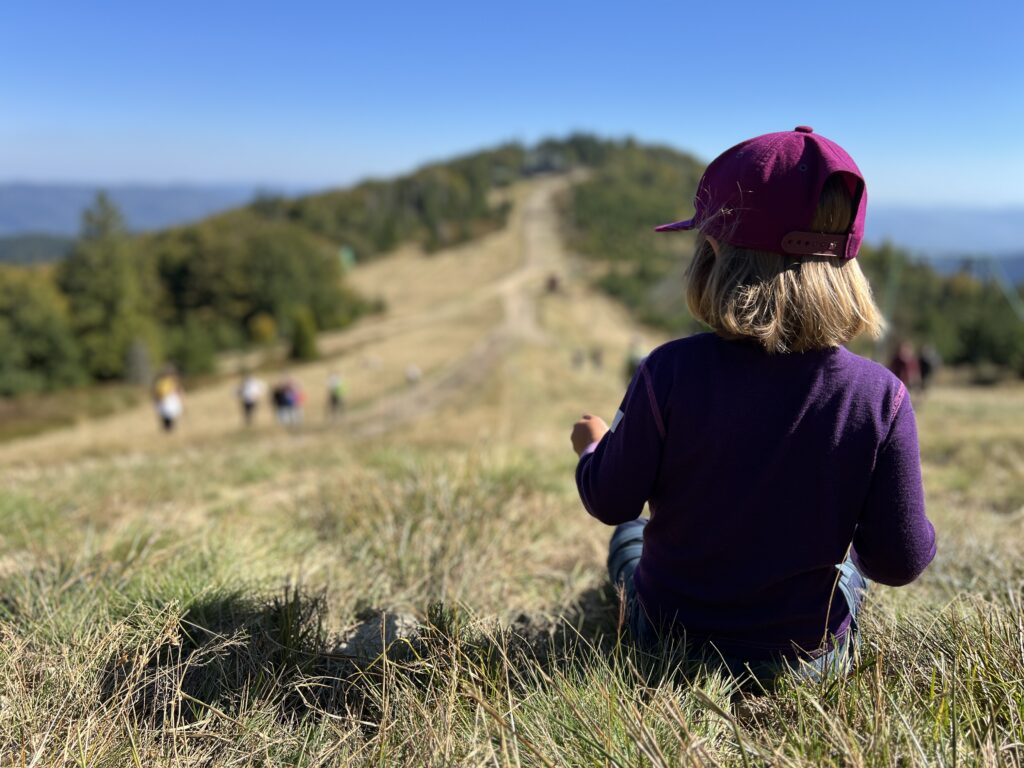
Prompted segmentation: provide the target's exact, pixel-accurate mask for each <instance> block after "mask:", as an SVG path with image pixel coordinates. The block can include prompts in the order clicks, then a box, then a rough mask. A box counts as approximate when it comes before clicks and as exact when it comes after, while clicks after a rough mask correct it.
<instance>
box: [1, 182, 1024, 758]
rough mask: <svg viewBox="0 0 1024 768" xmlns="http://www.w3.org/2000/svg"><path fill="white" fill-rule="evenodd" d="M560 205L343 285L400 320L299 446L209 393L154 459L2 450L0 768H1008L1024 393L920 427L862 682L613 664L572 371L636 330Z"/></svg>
mask: <svg viewBox="0 0 1024 768" xmlns="http://www.w3.org/2000/svg"><path fill="white" fill-rule="evenodd" d="M563 192H564V180H558V179H545V180H543V181H541V182H539V183H534V184H531V185H529V186H527V187H517V188H516V190H514V194H513V196H512V197H511V198H510V199H511V200H513V201H515V204H514V205H513V206H512V207H511V208H510V209H509V213H508V215H509V224H510V226H509V227H507V228H505V229H503V230H500V231H497V232H494V233H492V234H491V235H488V236H487V237H485V238H483V239H482V240H480V241H477V242H474V243H471V244H465V245H462V246H460V247H457V248H452V249H443V250H440V251H438V252H436V253H435V254H434V255H433V256H432V257H431V258H430V259H423V258H422V257H421V256H419V255H417V253H416V252H414V251H409V252H403V253H401V254H400V255H398V256H396V257H394V258H391V259H381V260H378V261H376V262H374V263H373V264H371V265H368V266H364V267H361V268H359V269H357V270H356V272H355V273H354V274H353V276H352V280H353V282H354V283H355V284H356V285H357V286H358V287H359V288H360V290H362V291H364V292H367V293H373V294H376V293H380V294H381V295H383V296H384V298H385V299H386V300H387V303H388V306H389V307H392V308H393V309H392V310H391V311H390V312H389V313H387V314H386V315H383V316H378V317H372V318H366V319H364V320H363V321H361V322H360V323H359V324H357V326H356V327H354V328H350V329H346V330H342V331H340V332H338V333H336V334H331V335H329V336H328V337H327V338H326V339H325V345H326V344H327V343H328V342H329V344H330V346H329V351H328V354H330V355H331V359H329V360H325V361H321V362H317V363H313V364H309V365H301V366H300V365H296V366H295V367H294V368H293V369H292V370H291V373H292V374H293V375H294V376H296V378H297V379H298V380H300V381H301V383H302V384H303V385H304V387H305V388H306V390H307V391H308V392H310V393H311V396H312V397H311V401H310V405H309V407H308V408H307V414H306V417H307V418H306V423H305V425H304V426H303V427H301V428H293V429H291V430H285V429H283V428H279V427H277V426H276V425H274V424H272V423H271V420H270V417H269V414H267V413H263V412H260V413H258V414H257V425H256V427H255V428H253V429H251V430H248V431H246V430H243V429H242V428H241V426H240V417H239V414H238V413H236V412H235V411H234V405H235V404H234V394H233V382H224V383H222V384H218V385H215V386H212V387H210V388H207V389H204V390H202V391H199V392H196V393H191V394H189V395H188V396H187V399H186V416H185V420H184V422H183V424H182V430H181V431H180V432H179V433H177V434H175V435H172V436H170V437H165V436H162V435H158V434H157V429H156V424H155V420H154V417H153V415H152V413H151V412H150V409H149V408H148V406H146V405H140V407H138V408H137V409H134V410H130V411H125V412H122V413H120V414H117V415H115V416H111V417H108V418H104V419H97V420H91V421H89V422H86V423H82V424H79V425H78V426H76V427H75V428H73V429H68V430H63V431H60V432H54V433H50V434H48V435H42V436H38V437H35V438H32V439H29V440H23V441H19V442H17V443H12V444H9V445H0V463H3V465H4V466H5V493H4V495H3V496H2V497H0V637H2V638H3V642H2V643H0V701H2V706H0V762H2V763H3V764H4V765H19V766H28V765H59V766H63V765H67V766H71V765H89V766H110V767H111V768H113V767H115V766H116V767H117V768H120V767H121V766H125V765H144V766H149V765H204V766H235V765H255V764H258V765H282V766H284V765H289V766H291V765H304V766H333V765H377V766H380V765H499V766H506V765H507V766H519V765H531V766H533V765H536V766H541V765H547V766H562V765H630V766H632V765H638V766H639V765H650V766H676V765H694V766H697V765H735V766H742V765H784V766H808V767H809V768H810V767H811V766H813V767H814V768H817V767H818V766H823V765H835V766H840V765H842V766H847V765H872V766H874V765H884V766H890V765H891V766H930V765H955V764H963V765H992V766H995V765H1015V764H1018V763H1019V762H1020V761H1021V759H1022V757H1024V755H1022V753H1021V746H1020V745H1021V744H1022V743H1024V713H1022V710H1021V701H1024V662H1022V655H1021V650H1020V649H1021V647H1022V644H1024V630H1022V628H1021V623H1020V611H1021V600H1022V598H1024V593H1022V587H1024V569H1022V563H1024V558H1022V554H1024V552H1022V551H1021V542H1022V541H1024V538H1022V534H1024V530H1022V526H1024V515H1022V509H1024V441H1022V439H1021V435H1020V430H1019V426H1018V425H1019V424H1020V423H1021V422H1022V420H1024V391H1022V390H1021V389H1020V388H1019V387H1018V388H1013V387H998V388H990V389H984V390H977V389H956V388H948V389H946V388H940V389H937V390H935V391H934V392H933V393H931V394H930V395H929V396H928V399H927V400H924V401H922V400H915V403H914V404H915V408H916V409H917V411H918V413H919V418H920V434H921V445H922V454H923V461H924V471H925V484H926V489H927V496H928V506H929V514H930V516H931V517H932V519H933V520H934V522H935V525H936V528H937V531H938V536H939V555H938V558H937V559H936V561H935V563H934V564H933V565H932V566H931V567H930V568H929V569H928V571H926V573H925V574H924V576H923V577H922V578H921V579H920V580H919V581H918V582H916V583H915V584H913V585H911V586H909V587H906V588H903V589H899V590H893V589H887V588H883V587H877V586H876V587H875V588H873V589H872V591H871V593H870V594H869V597H868V601H867V603H866V606H865V615H864V621H863V627H864V635H863V637H864V644H863V647H862V648H861V651H860V658H859V668H858V671H857V672H855V673H854V674H853V675H851V676H849V677H844V678H839V677H836V678H831V679H828V680H826V681H825V682H824V683H822V684H820V685H810V684H798V683H796V682H787V683H784V684H783V685H782V686H781V688H780V689H779V690H777V691H774V692H772V693H770V694H767V695H761V696H754V695H750V694H749V693H744V692H742V691H741V690H740V689H739V687H738V686H737V684H736V682H735V681H731V680H727V679H724V678H722V677H721V676H719V675H718V674H713V673H712V674H706V673H701V672H699V671H698V672H695V673H691V674H684V673H682V672H681V671H679V670H676V669H675V668H674V667H673V666H672V659H669V660H668V661H667V662H658V661H656V660H652V659H648V658H645V657H642V656H640V655H637V654H636V653H635V652H633V651H631V650H629V648H628V647H627V646H625V645H623V644H622V643H620V635H619V632H618V628H619V626H618V625H619V620H618V608H617V598H616V595H615V594H614V593H613V592H612V591H611V590H610V589H609V588H608V587H607V586H606V585H605V578H606V577H605V573H604V567H605V566H604V557H605V552H606V550H605V548H606V545H607V539H608V534H609V530H608V529H606V528H605V527H603V526H601V525H600V524H598V523H597V522H595V521H594V520H592V519H591V518H589V517H588V516H587V515H586V513H585V512H584V511H583V509H582V508H581V506H580V504H579V501H578V499H577V497H576V492H575V488H574V483H573V468H574V466H575V457H574V455H573V454H572V452H571V451H570V449H569V441H568V432H569V426H570V425H571V423H572V421H573V419H575V418H576V417H577V416H578V414H579V412H580V411H581V409H592V410H594V411H595V412H597V413H603V414H610V413H612V412H613V411H614V409H615V408H616V407H617V405H618V402H619V399H620V397H621V395H622V388H623V384H622V381H621V377H620V373H619V367H618V366H617V365H611V364H607V365H605V366H604V367H602V368H596V367H594V366H592V365H587V366H584V367H579V368H577V367H573V366H572V365H571V364H570V361H571V360H572V358H573V355H574V352H575V351H576V350H579V349H588V350H589V349H591V348H593V347H601V348H603V349H604V350H605V352H606V358H607V359H608V360H613V359H614V357H615V356H617V355H620V354H625V351H626V349H627V346H628V344H629V339H630V338H631V337H632V336H633V335H635V334H637V333H642V332H643V330H642V328H641V327H639V326H637V325H636V324H635V323H634V322H633V321H632V320H631V319H630V317H629V315H627V314H626V313H625V312H624V311H623V309H622V308H621V306H620V305H619V304H617V303H616V302H613V301H611V300H610V299H608V298H607V297H606V296H605V295H604V294H603V293H598V292H594V291H593V290H591V288H590V287H589V280H588V279H586V278H585V277H582V278H581V277H580V276H577V272H576V269H577V268H578V266H579V265H578V264H576V263H575V262H572V261H570V260H569V259H568V258H567V257H566V255H565V254H564V252H563V250H562V248H561V244H560V240H559V237H558V232H559V220H558V218H557V217H556V214H555V212H554V210H553V209H552V201H553V200H554V199H555V197H556V196H557V195H559V194H561V193H563ZM551 272H557V273H559V274H562V275H565V280H564V281H563V285H562V287H561V291H560V293H557V294H549V293H547V292H546V290H545V288H544V284H545V279H546V277H547V275H548V274H550V273H551ZM401 278H404V279H401ZM648 340H649V342H651V343H655V342H656V341H658V340H660V339H656V338H649V339H648ZM410 362H416V363H417V364H418V365H419V366H420V367H421V368H422V370H423V373H424V376H423V380H422V381H421V382H420V383H419V384H417V385H415V386H411V385H409V384H408V383H406V381H405V378H404V370H405V367H406V366H407V365H408V364H409V363H410ZM334 368H337V369H340V370H342V371H343V372H344V373H345V374H346V376H347V378H348V380H349V382H350V386H351V397H350V403H349V410H348V412H347V413H346V415H345V416H344V418H343V419H342V420H341V421H338V422H335V423H328V422H326V421H325V420H324V419H323V418H322V415H321V413H320V410H319V404H318V403H317V399H316V398H317V396H318V393H321V392H322V387H323V383H324V381H325V379H326V376H327V374H328V372H329V371H331V370H332V369H334ZM382 640H384V641H386V643H382ZM384 644H387V645H388V646H389V653H388V654H386V655H382V654H380V653H378V652H379V651H380V650H381V647H382V645H384Z"/></svg>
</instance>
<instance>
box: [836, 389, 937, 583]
mask: <svg viewBox="0 0 1024 768" xmlns="http://www.w3.org/2000/svg"><path fill="white" fill-rule="evenodd" d="M900 395H903V397H902V400H899V401H898V403H897V406H896V415H895V416H894V417H893V420H892V424H891V425H890V428H889V434H888V435H887V436H886V439H885V441H884V442H883V443H882V446H881V448H880V449H879V452H878V458H877V460H876V462H875V471H874V474H873V475H872V478H871V486H870V489H869V491H868V498H867V503H866V504H865V507H864V511H863V512H862V514H861V519H860V521H859V523H858V525H857V531H856V533H855V534H854V537H853V553H852V554H853V559H854V563H855V564H856V565H857V567H858V568H859V569H860V570H861V571H862V572H863V573H864V575H865V576H867V577H868V578H869V579H873V580H874V581H877V582H880V583H882V584H887V585H889V586H892V587H899V586H902V585H904V584H909V583H910V582H912V581H913V580H914V579H916V578H917V577H918V576H920V575H921V573H922V572H923V571H924V569H925V568H926V567H927V566H928V564H929V563H930V562H931V561H932V558H934V557H935V528H934V527H932V524H931V522H929V520H928V517H927V516H926V515H925V508H924V488H923V486H922V484H921V456H920V449H919V447H918V442H917V423H916V422H915V420H914V409H913V407H912V406H911V404H910V398H909V397H906V396H905V395H906V390H905V389H903V388H902V386H901V388H900ZM898 397H899V396H898Z"/></svg>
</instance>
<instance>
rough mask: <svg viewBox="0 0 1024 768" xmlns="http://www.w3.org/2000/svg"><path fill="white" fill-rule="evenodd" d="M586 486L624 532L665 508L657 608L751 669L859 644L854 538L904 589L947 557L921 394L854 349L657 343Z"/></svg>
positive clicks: (694, 340)
mask: <svg viewBox="0 0 1024 768" xmlns="http://www.w3.org/2000/svg"><path fill="white" fill-rule="evenodd" d="M576 483H577V486H578V488H579V492H580V497H581V498H582V500H583V503H584V505H585V506H586V508H587V510H588V511H589V512H590V514H592V515H593V516H594V517H596V518H597V519H599V520H601V521H602V522H604V523H607V524H610V525H611V524H617V523H622V522H626V521H628V520H633V519H635V518H637V517H638V516H639V515H640V513H641V512H642V511H643V508H644V504H645V503H648V504H649V505H650V513H651V521H650V523H649V524H648V525H647V527H646V528H645V529H644V547H643V556H642V558H641V560H640V563H639V566H638V567H637V570H636V574H635V577H634V578H635V585H636V591H637V596H638V597H639V599H640V602H641V604H642V605H643V607H644V608H645V609H646V610H647V612H648V613H649V614H650V615H652V616H654V617H656V618H658V619H659V620H661V621H666V620H669V621H671V620H673V619H674V621H675V622H676V624H677V625H678V626H681V627H682V628H685V630H686V633H687V637H688V638H690V639H691V640H695V641H698V642H705V641H711V642H714V644H715V646H716V647H717V648H718V649H719V650H720V651H721V652H722V653H726V654H730V655H738V656H742V657H745V658H747V659H748V660H757V659H763V658H767V657H769V656H772V655H775V654H778V653H782V654H784V655H786V656H790V657H792V656H793V655H794V654H795V653H796V652H797V649H804V650H807V651H810V650H813V649H815V648H818V647H819V646H820V645H821V643H822V640H823V639H825V638H826V636H827V635H832V636H836V637H841V636H843V635H844V634H845V633H846V631H847V629H848V627H849V623H850V615H849V611H848V609H847V606H846V602H845V600H843V599H842V596H841V595H840V594H839V593H838V592H837V591H834V590H835V584H836V575H837V571H836V568H835V566H836V564H837V563H840V562H842V561H843V559H844V558H845V557H846V554H847V550H848V548H849V546H850V544H851V542H852V544H853V547H854V550H855V553H854V559H855V562H856V563H857V564H858V566H859V567H860V568H861V570H862V572H863V573H864V574H865V575H866V576H867V577H868V578H869V579H873V580H874V581H878V582H881V583H882V584H888V585H892V586H898V585H902V584H907V583H908V582H910V581H913V580H914V579H915V578H917V576H918V575H919V574H920V573H921V572H922V571H923V570H924V568H925V567H926V566H927V565H928V563H929V562H931V560H932V558H933V557H934V555H935V531H934V529H933V528H932V525H931V523H930V522H929V521H928V518H927V517H926V516H925V508H924V493H923V489H922V486H921V466H920V455H919V449H918V443H917V426H916V424H915V421H914V411H913V409H912V408H911V404H910V398H909V397H907V393H906V389H905V388H904V386H903V384H902V383H901V382H900V381H899V380H898V379H897V378H896V377H895V376H893V375H892V374H891V373H890V372H889V371H888V370H886V369H885V368H883V367H882V366H880V365H878V364H876V363H874V362H872V361H870V360H867V359H865V358H863V357H859V356H858V355H855V354H853V353H852V352H849V351H848V350H846V349H844V348H841V347H840V348H836V349H828V350H821V351H815V352H806V353H800V354H783V355H769V354H767V353H765V352H764V351H763V350H762V349H761V348H760V347H759V346H757V345H756V344H753V343H748V342H743V341H726V340H724V339H722V338H720V337H718V336H716V335H714V334H710V333H709V334H701V335H697V336H692V337H690V338H686V339H680V340H678V341H673V342H670V343H669V344H666V345H664V346H662V347H660V348H658V349H657V350H655V351H654V352H653V353H651V355H650V356H649V357H648V358H647V359H646V361H645V362H644V363H643V365H641V366H640V368H639V369H638V371H637V373H636V375H635V376H634V378H633V381H632V383H631V384H630V386H629V389H628V391H627V392H626V397H625V399H624V400H623V402H622V406H621V407H620V413H619V414H616V419H615V421H614V422H613V428H612V431H610V432H608V433H607V434H606V435H605V436H604V437H603V438H602V439H601V440H600V441H599V442H597V443H594V444H593V445H591V446H590V447H589V448H588V449H587V450H586V451H585V452H584V454H583V455H582V456H581V457H580V461H579V464H578V465H577V468H576Z"/></svg>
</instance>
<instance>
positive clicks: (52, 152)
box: [0, 0, 1024, 206]
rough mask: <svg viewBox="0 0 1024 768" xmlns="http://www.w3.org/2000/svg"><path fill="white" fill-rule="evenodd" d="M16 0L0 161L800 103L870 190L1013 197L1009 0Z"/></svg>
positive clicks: (710, 143)
mask: <svg viewBox="0 0 1024 768" xmlns="http://www.w3.org/2000/svg"><path fill="white" fill-rule="evenodd" d="M781 5H782V4H779V3H763V2H758V3H754V2H751V3H745V2H744V3H735V2H734V3H727V2H717V3H710V2H705V3H702V4H695V3H685V2H676V3H646V4H640V3H637V4H629V5H627V4H625V3H614V4H613V3H600V2H588V3H582V2H574V1H573V2H546V3H542V2H533V1H532V0H531V1H529V2H519V3H515V4H501V3H480V2H473V3H469V2H457V3H455V2H453V3H443V2H442V3H390V4H384V3H376V4H371V3H353V2H334V3H326V2H325V3H309V2H307V3H303V2H290V3H283V2H277V3H259V2H245V3H242V2H221V3H214V2H206V3H193V2H175V3H159V4H157V3H138V2H133V3H127V2H97V3H81V2H74V3H72V2H24V3H7V4H5V7H4V8H3V9H2V10H0V43H2V47H3V50H4V60H5V65H4V68H3V73H2V74H0V179H2V180H14V179H21V180H26V179H27V180H50V181H52V180H62V181H63V180H70V181H89V182H106V183H112V182H122V181H144V182H167V181H193V182H254V183H260V184H271V185H281V186H282V187H284V186H326V185H337V184H345V183H349V182H351V181H353V180H355V179H357V178H360V177H363V176H367V175H388V174H391V173H394V172H397V171H402V170H406V169H408V168H411V167H413V166H415V165H417V164H419V163H421V162H424V161H426V160H429V159H435V158H440V157H445V156H448V155H451V154H454V153H459V152H463V151H466V150H470V149H474V148H478V147H483V146H488V145H492V144H495V143H497V142H500V141H503V140H508V139H519V140H527V141H531V140H534V139H536V138H538V137H542V136H546V135H552V134H564V133H566V132H568V131H571V130H576V129H580V130H590V131H595V132H598V133H601V134H604V135H608V136H625V135H634V136H636V137H637V138H639V139H642V140H650V141H659V142H665V143H669V144H672V145H674V146H676V147H679V148H682V149H688V150H691V151H693V152H695V153H696V154H697V155H699V156H700V157H702V158H704V159H710V158H712V157H714V156H715V155H716V154H718V152H720V151H721V150H723V149H725V148H726V147H728V146H730V145H731V144H734V143H735V142H737V141H739V140H742V139H744V138H747V137H749V136H752V135H756V134H758V133H764V132H767V131H773V130H782V129H788V128H792V127H793V126H794V125H797V124H809V125H813V126H814V127H815V129H816V130H818V131H819V132H820V133H823V134H825V135H827V136H829V137H830V138H833V139H835V140H836V141H838V142H839V143H841V144H842V145H844V146H845V147H846V148H847V149H848V150H849V151H850V153H851V154H852V155H853V156H854V158H856V159H857V160H858V162H859V164H860V165H861V168H862V170H863V171H864V173H865V176H866V177H867V180H868V186H869V190H870V192H871V195H872V198H873V199H874V200H877V201H884V202H890V203H894V202H901V203H908V202H910V203H920V204H935V203H956V204H971V205H983V206H999V205H1024V182H1022V179H1024V146H1022V141H1021V136H1022V135H1024V57H1022V56H1021V54H1020V30H1021V28H1022V26H1024V2H1021V0H1000V1H999V2H983V1H979V2H978V3H973V4H968V3H963V2H960V3H956V4H954V3H952V2H918V1H917V0H914V1H913V2H891V0H890V2H876V1H875V0H869V1H867V2H845V3H817V4H815V3H807V2H805V3H790V4H787V5H788V6H789V7H787V8H785V9H780V6H781Z"/></svg>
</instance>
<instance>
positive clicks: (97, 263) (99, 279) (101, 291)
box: [57, 192, 159, 379]
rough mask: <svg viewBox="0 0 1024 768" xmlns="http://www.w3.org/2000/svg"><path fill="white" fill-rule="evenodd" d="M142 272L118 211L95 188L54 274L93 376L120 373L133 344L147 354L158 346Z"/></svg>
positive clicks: (152, 298)
mask: <svg viewBox="0 0 1024 768" xmlns="http://www.w3.org/2000/svg"><path fill="white" fill-rule="evenodd" d="M144 272H145V264H144V263H143V262H142V261H141V260H138V259H136V258H135V252H134V249H133V244H132V241H131V240H130V239H129V237H128V234H127V233H126V232H125V229H124V222H123V220H122V218H121V214H120V213H119V212H118V210H117V208H116V207H115V206H114V204H113V203H112V202H111V201H110V199H109V198H108V197H107V196H106V194H104V193H103V192H100V193H99V194H98V195H97V196H96V201H95V203H94V204H93V206H92V207H91V208H89V209H87V210H86V211H85V212H84V213H83V215H82V233H81V237H80V238H79V240H78V242H77V243H76V244H75V247H74V249H73V250H72V252H71V254H70V255H69V256H68V258H67V259H66V260H65V261H64V262H63V263H62V264H61V266H60V268H59V270H58V273H57V283H58V285H59V287H60V289H61V291H62V292H63V293H64V295H65V296H66V297H67V300H68V306H69V309H70V319H71V328H72V330H73V331H74V333H75V336H76V337H77V339H78V342H79V344H80V346H81V348H82V352H83V356H84V360H85V366H86V368H87V370H88V371H89V373H90V374H91V375H92V376H93V377H94V378H97V379H114V378H119V377H122V376H124V374H125V371H126V367H127V364H128V358H129V353H130V351H131V349H132V345H133V344H143V345H145V346H146V347H147V348H148V349H149V350H150V352H151V353H153V352H155V351H156V350H157V348H158V347H159V334H158V331H157V327H156V324H155V322H154V321H153V318H152V317H151V316H150V315H149V313H148V307H149V306H150V305H151V304H152V303H153V302H154V301H155V299H156V296H152V295H149V296H147V295H145V294H146V293H147V291H146V290H145V288H146V287H147V285H148V287H149V289H150V290H149V292H154V291H155V280H154V279H153V277H152V276H147V275H145V274H144ZM151 357H153V358H156V357H157V355H155V354H151Z"/></svg>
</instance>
